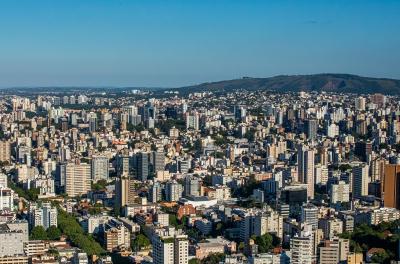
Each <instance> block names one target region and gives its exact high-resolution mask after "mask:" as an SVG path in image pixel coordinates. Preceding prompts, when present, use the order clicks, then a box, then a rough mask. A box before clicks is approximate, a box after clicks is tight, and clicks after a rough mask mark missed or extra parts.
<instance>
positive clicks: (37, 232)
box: [31, 226, 49, 240]
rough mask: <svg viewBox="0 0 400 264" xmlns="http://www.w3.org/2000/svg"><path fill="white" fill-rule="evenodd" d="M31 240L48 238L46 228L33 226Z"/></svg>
mask: <svg viewBox="0 0 400 264" xmlns="http://www.w3.org/2000/svg"><path fill="white" fill-rule="evenodd" d="M31 239H32V240H48V239H49V238H48V237H47V233H46V230H45V229H44V227H43V226H35V227H34V228H32V231H31Z"/></svg>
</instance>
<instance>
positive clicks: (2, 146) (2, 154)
mask: <svg viewBox="0 0 400 264" xmlns="http://www.w3.org/2000/svg"><path fill="white" fill-rule="evenodd" d="M10 150H11V146H10V141H4V140H1V141H0V161H1V162H10V158H11V152H10Z"/></svg>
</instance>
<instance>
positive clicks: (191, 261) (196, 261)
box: [189, 258, 201, 264]
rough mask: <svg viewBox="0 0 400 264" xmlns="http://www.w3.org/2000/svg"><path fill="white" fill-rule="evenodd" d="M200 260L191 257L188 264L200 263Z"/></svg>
mask: <svg viewBox="0 0 400 264" xmlns="http://www.w3.org/2000/svg"><path fill="white" fill-rule="evenodd" d="M200 263H201V262H200V260H199V259H197V258H192V259H191V260H189V264H200Z"/></svg>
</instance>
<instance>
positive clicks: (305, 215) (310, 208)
mask: <svg viewBox="0 0 400 264" xmlns="http://www.w3.org/2000/svg"><path fill="white" fill-rule="evenodd" d="M301 222H302V223H306V224H308V225H309V226H311V227H312V228H313V229H317V228H318V207H316V206H314V205H312V204H307V205H304V206H302V207H301Z"/></svg>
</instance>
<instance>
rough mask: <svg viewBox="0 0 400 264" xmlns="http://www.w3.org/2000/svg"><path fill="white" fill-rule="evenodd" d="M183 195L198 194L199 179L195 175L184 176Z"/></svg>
mask: <svg viewBox="0 0 400 264" xmlns="http://www.w3.org/2000/svg"><path fill="white" fill-rule="evenodd" d="M184 191H185V196H189V195H191V196H199V195H200V180H199V178H197V177H194V176H192V175H188V176H186V178H185V190H184Z"/></svg>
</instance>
